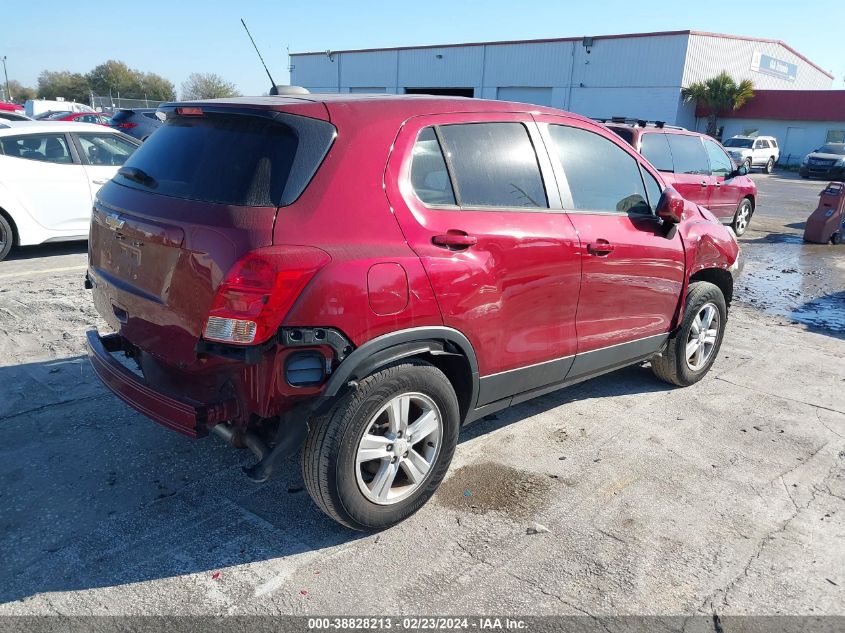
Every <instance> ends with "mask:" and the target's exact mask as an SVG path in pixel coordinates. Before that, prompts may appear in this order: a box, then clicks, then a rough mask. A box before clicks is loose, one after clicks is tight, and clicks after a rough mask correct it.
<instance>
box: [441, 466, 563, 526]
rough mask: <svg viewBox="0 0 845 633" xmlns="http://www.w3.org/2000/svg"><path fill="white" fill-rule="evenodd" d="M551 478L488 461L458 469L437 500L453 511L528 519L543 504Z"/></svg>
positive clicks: (444, 483)
mask: <svg viewBox="0 0 845 633" xmlns="http://www.w3.org/2000/svg"><path fill="white" fill-rule="evenodd" d="M551 487H552V482H551V479H549V478H548V477H545V476H543V475H539V474H537V473H531V472H528V471H524V470H517V469H516V468H511V467H510V466H505V465H503V464H497V463H493V462H486V463H482V464H471V465H469V466H464V467H462V468H459V469H458V470H456V471H455V472H454V473H452V474H451V475H449V477H448V478H447V479H446V481H444V482H443V484H442V485H441V486H440V490H438V491H437V495H436V497H435V498H436V499H437V500H438V501H439V502H440V503H442V504H443V505H445V506H447V507H449V508H452V509H454V510H463V511H467V512H473V513H476V514H486V513H488V512H491V511H493V512H503V513H505V514H507V515H509V516H511V517H513V518H525V517H527V516H530V515H531V514H533V513H534V512H535V511H536V510H537V508H538V507H539V506H541V505H542V503H543V500H544V499H545V497H546V494H547V493H548V492H549V491H550V489H551Z"/></svg>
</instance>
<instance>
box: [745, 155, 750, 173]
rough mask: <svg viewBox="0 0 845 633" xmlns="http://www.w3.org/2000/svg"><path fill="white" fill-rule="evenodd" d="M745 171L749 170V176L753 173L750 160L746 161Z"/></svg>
mask: <svg viewBox="0 0 845 633" xmlns="http://www.w3.org/2000/svg"><path fill="white" fill-rule="evenodd" d="M745 169H747V170H748V173H749V174H750V173H751V159H750V158H746V159H745Z"/></svg>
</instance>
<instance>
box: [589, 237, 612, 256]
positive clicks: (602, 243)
mask: <svg viewBox="0 0 845 633" xmlns="http://www.w3.org/2000/svg"><path fill="white" fill-rule="evenodd" d="M614 250H616V245H615V244H611V243H610V242H608V241H607V240H598V241H596V242H590V243H589V244H587V252H589V253H590V254H592V255H607V254H608V253H612V252H613V251H614Z"/></svg>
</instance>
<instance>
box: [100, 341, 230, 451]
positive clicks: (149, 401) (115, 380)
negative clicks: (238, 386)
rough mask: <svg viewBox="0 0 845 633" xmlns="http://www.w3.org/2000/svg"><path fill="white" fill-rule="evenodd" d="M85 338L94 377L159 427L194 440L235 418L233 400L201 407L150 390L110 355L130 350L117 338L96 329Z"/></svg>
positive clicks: (189, 401) (142, 381) (182, 399)
mask: <svg viewBox="0 0 845 633" xmlns="http://www.w3.org/2000/svg"><path fill="white" fill-rule="evenodd" d="M86 336H87V339H88V341H87V347H88V358H89V360H90V361H91V367H92V368H93V369H94V373H95V374H97V377H98V378H99V379H100V380H102V381H103V384H104V385H105V386H106V387H108V388H109V390H110V391H112V393H114V394H115V395H116V396H117V397H119V398H120V399H121V400H123V401H124V402H125V403H126V404H128V405H129V406H130V407H132V408H133V409H135V410H136V411H138V412H140V413H143V414H144V415H146V416H147V417H149V418H151V419H152V420H155V421H156V422H158V423H159V424H161V425H162V426H165V427H167V428H169V429H171V430H173V431H177V432H179V433H181V434H183V435H187V436H188V437H192V438H196V437H202V436H204V435H207V434H208V427H210V426H214V425H216V424H219V423H221V422H225V421H227V420H231V419H233V418H235V417H236V416H237V413H238V404H237V401H236V400H234V399H231V400H226V401H223V402H217V403H212V404H203V403H199V402H194V401H192V400H188V399H184V398H174V397H172V396H169V395H166V394H163V393H161V392H159V391H156V390H155V389H153V388H152V387H150V386H149V385H148V384H147V383H146V382H145V381H144V379H143V378H142V377H141V376H139V375H137V374H135V373H134V372H132V371H131V370H129V369H128V368H126V367H125V366H123V365H122V364H121V363H120V362H119V361H118V360H117V359H116V358H115V357H114V356H113V354H114V353H117V352H127V351H130V350H129V348H128V347H127V346H126V344H125V342H124V339H123V338H121V337H120V335H118V334H109V335H107V336H100V334H99V333H98V332H97V331H96V330H90V331H89V332H87V334H86Z"/></svg>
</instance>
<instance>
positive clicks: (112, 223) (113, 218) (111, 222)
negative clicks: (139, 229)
mask: <svg viewBox="0 0 845 633" xmlns="http://www.w3.org/2000/svg"><path fill="white" fill-rule="evenodd" d="M106 224H107V225H108V226H109V227H111V228H113V229H114V230H115V231H119V230H120V229H122V228H123V225H124V224H126V220H124V219H123V218H121V217H120V216H119V215H117V213H109V214H108V215H107V216H106Z"/></svg>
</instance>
